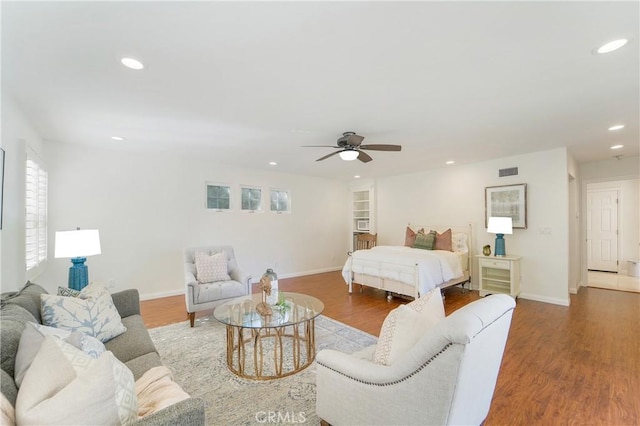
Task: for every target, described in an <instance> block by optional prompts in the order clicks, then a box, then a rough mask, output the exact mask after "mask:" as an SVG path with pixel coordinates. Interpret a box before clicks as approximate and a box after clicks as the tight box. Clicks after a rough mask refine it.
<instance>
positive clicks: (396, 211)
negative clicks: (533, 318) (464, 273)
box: [377, 149, 569, 305]
mask: <svg viewBox="0 0 640 426" xmlns="http://www.w3.org/2000/svg"><path fill="white" fill-rule="evenodd" d="M568 161H569V159H568V156H567V152H566V149H555V150H551V151H543V152H538V153H533V154H528V155H521V156H515V157H508V158H501V159H496V160H491V161H485V162H481V163H475V164H469V165H461V166H453V167H445V168H441V169H436V170H430V171H426V172H422V173H415V174H409V175H403V176H395V177H389V178H381V179H378V180H377V200H378V201H377V223H378V227H377V231H378V238H379V240H378V244H403V243H404V231H405V228H406V226H407V223H412V224H422V225H430V224H431V225H447V224H451V225H465V224H468V223H471V224H472V225H473V230H474V237H473V240H474V241H473V242H474V247H473V250H474V252H473V254H477V253H480V252H481V248H482V246H483V245H485V244H491V246H492V247H493V245H494V236H493V235H491V234H488V233H487V232H486V228H485V226H484V214H485V207H484V189H485V187H487V186H498V185H510V184H519V183H526V184H527V222H528V229H515V230H514V233H513V235H507V236H505V239H506V247H507V254H518V255H521V256H522V260H521V269H522V282H521V297H523V298H527V299H532V300H539V301H544V302H550V303H556V304H561V305H568V304H569V295H568V293H569V291H568V287H569V286H568V280H569V275H568V274H569V272H568V271H569V269H568V268H569V260H568V259H569V254H568V250H569V231H568V216H569V210H568V202H567V200H568V177H567V176H568ZM506 167H518V169H519V175H518V176H510V177H504V178H499V177H498V169H501V168H506ZM541 228H548V229H549V230H550V231H551V234H550V235H543V234H542V233H541ZM473 282H474V286H475V287H477V261H475V262H474V265H473Z"/></svg>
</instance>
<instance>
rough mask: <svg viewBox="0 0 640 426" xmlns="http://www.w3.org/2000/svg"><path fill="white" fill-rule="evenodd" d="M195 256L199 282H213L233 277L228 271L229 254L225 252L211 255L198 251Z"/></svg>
mask: <svg viewBox="0 0 640 426" xmlns="http://www.w3.org/2000/svg"><path fill="white" fill-rule="evenodd" d="M195 258H196V259H195V260H196V279H197V280H198V282H200V283H211V282H215V281H227V280H230V279H231V277H230V276H229V273H228V271H227V255H226V254H225V253H224V252H221V253H214V254H212V255H209V254H207V253H203V252H200V251H198V252H196V255H195Z"/></svg>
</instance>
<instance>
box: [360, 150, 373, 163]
mask: <svg viewBox="0 0 640 426" xmlns="http://www.w3.org/2000/svg"><path fill="white" fill-rule="evenodd" d="M358 160H360V161H362V162H363V163H368V162H369V161H371V160H373V158H371V156H370V155H369V154H367V153H366V152H363V151H358Z"/></svg>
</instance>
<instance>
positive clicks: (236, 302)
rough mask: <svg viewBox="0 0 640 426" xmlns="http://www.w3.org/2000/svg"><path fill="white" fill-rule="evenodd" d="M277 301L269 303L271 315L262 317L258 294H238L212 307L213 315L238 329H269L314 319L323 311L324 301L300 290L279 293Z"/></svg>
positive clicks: (260, 296) (259, 295) (260, 300)
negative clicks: (297, 291) (238, 295)
mask: <svg viewBox="0 0 640 426" xmlns="http://www.w3.org/2000/svg"><path fill="white" fill-rule="evenodd" d="M279 299H280V302H279V303H278V304H277V305H270V308H271V311H272V314H271V315H268V316H262V315H261V314H260V313H258V311H257V310H256V305H258V304H259V303H261V302H262V293H254V294H252V295H249V296H244V297H238V298H236V299H233V300H231V301H229V302H226V303H224V304H222V305H220V306H218V307H217V308H215V309H214V310H213V316H214V317H215V319H216V320H218V321H220V322H221V323H223V324H226V325H230V326H233V327H242V328H270V327H283V326H287V325H295V324H300V323H303V322H305V321H309V320H311V319H314V318H315V317H317V316H318V315H320V314H321V313H322V311H323V310H324V304H323V303H322V302H321V301H320V300H318V299H316V298H315V297H313V296H308V295H306V294H300V293H289V292H283V291H281V292H280V293H279Z"/></svg>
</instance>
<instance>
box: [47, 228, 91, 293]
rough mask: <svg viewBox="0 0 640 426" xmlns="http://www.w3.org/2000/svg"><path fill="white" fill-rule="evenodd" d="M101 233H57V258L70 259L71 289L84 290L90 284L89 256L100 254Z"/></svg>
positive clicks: (87, 230)
mask: <svg viewBox="0 0 640 426" xmlns="http://www.w3.org/2000/svg"><path fill="white" fill-rule="evenodd" d="M100 253H101V251H100V232H99V231H98V230H97V229H82V230H81V229H80V228H78V229H76V230H75V231H56V242H55V254H54V257H55V258H62V257H70V258H71V263H72V264H73V265H72V266H71V267H70V268H69V288H72V289H74V290H82V289H83V288H84V287H86V286H87V284H89V270H88V268H87V265H85V264H84V262H85V261H86V260H87V256H94V255H96V254H100Z"/></svg>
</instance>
